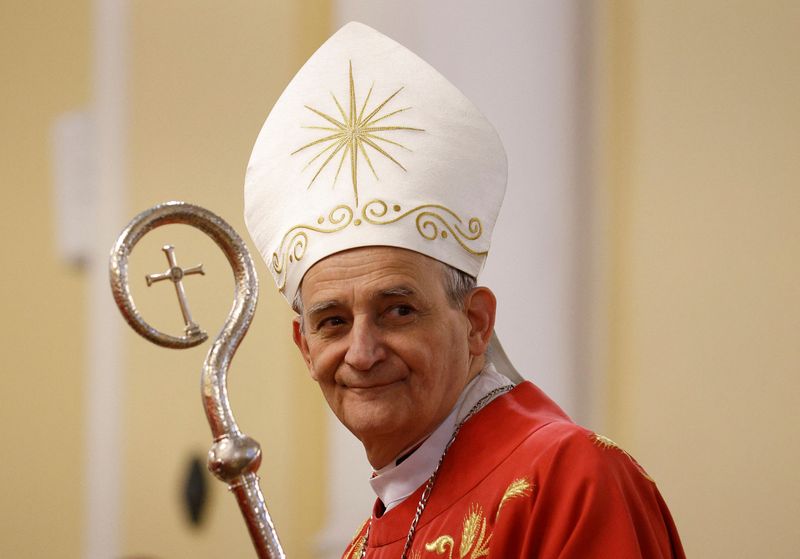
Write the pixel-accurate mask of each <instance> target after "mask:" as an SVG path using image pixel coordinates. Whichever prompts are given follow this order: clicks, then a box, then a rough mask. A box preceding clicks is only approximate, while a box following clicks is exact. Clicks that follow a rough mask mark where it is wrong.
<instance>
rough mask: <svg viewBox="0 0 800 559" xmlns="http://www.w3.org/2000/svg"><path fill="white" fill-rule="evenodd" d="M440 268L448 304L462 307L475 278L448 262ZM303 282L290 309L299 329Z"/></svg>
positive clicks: (301, 323)
mask: <svg viewBox="0 0 800 559" xmlns="http://www.w3.org/2000/svg"><path fill="white" fill-rule="evenodd" d="M439 264H440V265H441V268H442V286H443V287H444V292H445V295H447V299H448V300H449V301H450V304H451V305H452V306H453V307H455V308H457V309H462V310H463V309H464V301H465V300H466V298H467V295H468V294H469V292H470V291H472V290H473V289H475V286H476V285H478V282H477V280H476V279H475V278H474V277H473V276H471V275H469V274H468V273H466V272H462V271H461V270H459V269H458V268H453V267H452V266H450V265H449V264H445V263H444V262H439ZM302 288H303V284H302V283H301V284H300V288H298V290H297V293H295V294H294V300H293V301H292V310H294V312H296V313H297V314H298V315H299V316H300V329H301V330H302V329H303V297H302V293H301V291H302Z"/></svg>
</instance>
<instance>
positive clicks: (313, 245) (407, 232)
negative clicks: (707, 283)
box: [245, 23, 683, 559]
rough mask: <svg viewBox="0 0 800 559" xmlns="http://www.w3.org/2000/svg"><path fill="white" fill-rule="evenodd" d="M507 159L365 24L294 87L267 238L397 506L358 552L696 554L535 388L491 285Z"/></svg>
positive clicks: (259, 169)
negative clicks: (515, 355)
mask: <svg viewBox="0 0 800 559" xmlns="http://www.w3.org/2000/svg"><path fill="white" fill-rule="evenodd" d="M505 180H506V162H505V155H504V152H503V149H502V146H501V144H500V142H499V139H498V138H497V135H496V133H495V132H494V130H493V129H492V127H491V125H490V124H489V123H488V122H487V121H486V119H485V118H484V117H483V116H482V115H480V113H479V112H478V111H477V109H475V107H474V106H472V104H471V103H470V102H469V101H468V100H467V99H466V98H465V97H464V96H463V95H462V94H461V93H460V92H459V91H458V90H457V89H455V88H454V87H453V86H452V85H451V84H449V83H448V82H447V81H446V80H445V79H444V78H443V77H442V76H441V75H439V74H438V73H437V72H436V71H435V70H433V69H432V68H431V67H430V66H428V65H427V64H425V63H424V62H423V61H421V60H420V59H419V58H417V57H416V56H415V55H413V54H412V53H410V52H409V51H408V50H406V49H405V48H403V47H402V46H400V45H398V44H397V43H395V42H393V41H391V40H390V39H388V38H387V37H384V36H383V35H381V34H379V33H377V32H376V31H374V30H372V29H370V28H368V27H365V26H363V25H360V24H354V23H352V24H349V25H347V26H345V27H344V28H342V29H341V30H340V31H339V32H338V33H336V34H335V35H334V36H333V37H332V38H331V39H330V40H329V41H328V42H326V43H325V44H324V45H323V46H322V47H321V48H320V49H319V50H318V51H317V53H315V54H314V55H313V56H312V57H311V59H310V60H309V61H308V62H307V63H306V65H305V66H304V67H303V68H302V69H301V70H300V72H298V74H297V76H296V77H295V78H294V79H293V80H292V82H291V83H290V84H289V86H288V87H287V89H286V91H285V92H284V94H283V95H282V96H281V98H280V99H279V100H278V102H277V103H276V105H275V107H274V108H273V111H272V112H271V113H270V116H269V117H268V118H267V121H266V123H265V124H264V128H263V129H262V131H261V134H260V135H259V138H258V140H257V142H256V146H255V148H254V150H253V155H252V157H251V160H250V165H249V166H248V173H247V182H246V195H245V202H246V219H247V224H248V228H249V230H250V232H251V234H252V236H253V238H254V240H255V242H256V244H257V246H258V247H259V250H260V251H261V253H262V255H264V257H265V260H266V261H267V264H268V266H269V268H270V271H271V272H272V274H273V276H274V278H275V281H276V283H277V285H278V288H279V289H280V290H281V292H282V293H283V294H284V296H285V297H286V298H287V300H288V301H290V302H291V303H292V304H293V307H294V308H295V310H296V311H297V312H298V318H297V319H296V320H295V322H294V326H293V336H294V340H295V343H296V344H297V346H298V348H299V349H300V352H301V353H302V355H303V358H304V360H305V362H306V364H307V366H308V369H309V372H310V374H311V377H312V378H313V379H314V380H315V381H316V382H317V383H318V384H319V385H320V388H321V389H322V392H323V395H324V396H325V398H326V400H327V402H328V404H329V405H330V407H331V409H332V410H333V411H334V413H335V414H336V416H337V417H338V418H339V420H340V421H341V422H342V423H343V424H344V425H345V426H346V427H347V428H348V429H349V430H350V431H351V432H352V433H353V434H354V435H355V436H356V437H358V438H359V440H360V441H361V442H362V444H363V445H364V449H365V451H366V453H367V458H368V460H369V461H370V463H371V464H372V466H373V468H374V470H375V472H374V475H373V477H372V479H371V480H370V483H371V485H372V487H373V489H374V490H375V492H376V495H377V497H378V499H377V500H376V503H375V506H374V508H373V512H372V515H371V517H370V519H369V520H368V521H367V522H365V524H364V526H362V527H361V529H359V531H358V533H357V534H356V536H355V538H354V539H353V541H352V543H351V545H350V546H349V547H348V549H346V550H345V554H344V557H347V558H353V559H355V558H358V557H370V558H373V557H374V558H397V557H407V558H412V557H414V558H417V557H418V558H423V557H438V556H445V557H448V558H450V557H454V556H455V557H460V558H466V557H469V558H477V557H495V558H498V559H499V558H510V557H541V558H550V557H559V558H578V557H581V558H586V557H618V558H633V557H647V558H656V557H683V551H682V549H681V545H680V541H679V539H678V536H677V533H676V531H675V528H674V525H673V523H672V520H671V518H670V516H669V512H668V510H667V508H666V506H665V505H664V502H663V500H662V499H661V496H660V495H659V493H658V490H657V489H656V487H655V484H654V483H653V482H652V480H651V479H650V478H649V477H648V476H647V474H646V473H645V472H644V471H643V470H642V469H641V468H640V467H639V466H638V464H636V462H634V461H633V459H632V458H631V457H630V456H628V455H627V454H626V453H624V452H623V451H621V450H619V449H618V448H617V447H616V446H615V445H614V444H613V443H612V442H611V441H610V440H608V439H606V438H605V437H602V436H600V435H597V434H595V433H592V432H590V431H587V430H585V429H583V428H581V427H579V426H577V425H575V424H574V423H572V422H571V421H570V420H569V418H568V417H567V416H566V415H565V414H564V413H563V412H562V411H561V410H560V409H559V408H558V406H556V405H555V404H554V403H553V402H552V401H551V400H549V399H548V398H547V396H545V395H544V394H543V393H542V392H541V391H539V390H538V389H537V388H536V387H535V386H534V385H533V384H531V383H529V382H522V379H521V378H520V377H519V376H518V375H517V373H516V371H514V370H513V367H511V366H510V364H509V363H508V362H507V359H506V358H505V355H504V354H503V352H502V349H501V348H500V346H499V343H498V342H497V340H496V338H494V337H493V328H494V320H495V306H496V304H495V297H494V295H493V294H492V292H491V291H490V290H489V289H487V288H485V287H478V286H476V283H475V279H474V278H475V277H476V276H477V274H478V272H479V271H480V268H481V267H482V265H483V262H484V260H485V258H486V254H487V252H488V249H489V239H490V236H491V231H492V228H493V226H494V222H495V219H496V216H497V212H498V211H499V207H500V203H501V201H502V197H503V193H504V189H505Z"/></svg>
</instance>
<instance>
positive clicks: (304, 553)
mask: <svg viewBox="0 0 800 559" xmlns="http://www.w3.org/2000/svg"><path fill="white" fill-rule="evenodd" d="M91 5H92V4H91V3H90V2H88V1H72V2H39V1H29V2H12V1H2V2H0V76H2V82H3V85H2V87H0V131H2V133H0V185H2V190H1V192H2V197H3V198H2V207H3V219H2V222H1V223H0V227H1V228H2V229H0V230H1V231H2V237H1V238H2V248H3V254H4V258H5V266H4V268H3V274H2V276H1V278H2V279H0V282H2V287H3V289H2V290H0V298H2V310H3V321H2V324H0V338H1V339H2V340H3V341H2V343H3V346H2V347H3V354H4V363H3V366H2V377H1V378H2V381H3V388H4V397H3V400H2V404H0V422H1V423H0V424H2V426H3V427H2V434H3V449H4V457H3V460H2V466H0V476H1V477H2V479H3V480H4V481H3V489H2V491H0V557H13V558H40V557H64V558H77V557H80V556H81V554H82V549H83V548H82V545H83V542H82V537H83V533H84V529H85V526H84V513H85V505H84V498H85V494H84V487H83V484H84V469H83V464H84V460H85V457H84V449H85V444H86V441H85V433H84V425H83V421H84V417H85V412H84V407H85V405H86V402H85V386H84V382H85V377H86V371H85V367H86V363H87V355H86V353H85V347H86V340H85V331H86V312H87V301H88V297H103V296H108V295H109V294H108V293H106V294H102V293H99V294H91V295H89V294H87V293H86V280H87V277H86V275H85V273H84V272H82V271H80V270H77V269H72V268H69V267H68V266H67V265H66V264H64V263H62V262H61V261H59V259H58V256H57V255H56V252H55V243H54V238H55V230H54V224H55V217H54V215H55V214H54V212H55V208H54V207H53V195H52V184H53V182H52V169H51V162H52V152H51V146H50V143H49V135H50V130H51V126H52V124H53V120H54V119H55V118H56V117H57V116H58V115H59V114H61V113H62V112H64V111H68V110H73V109H76V108H83V107H85V106H87V105H88V103H89V102H90V91H91V77H90V75H89V74H90V63H91V39H92V30H91V26H92V13H91ZM129 5H130V23H131V45H130V55H131V59H130V63H131V67H130V83H129V85H130V88H129V91H128V101H129V113H128V116H129V121H130V129H129V136H128V138H127V143H128V146H129V148H130V149H129V153H128V154H127V158H128V163H129V172H128V184H129V188H130V193H129V195H128V199H127V200H126V207H127V208H128V210H127V212H126V215H128V214H129V215H130V216H132V215H133V214H134V213H135V212H137V211H140V210H142V209H144V208H145V207H147V206H149V205H151V204H153V203H155V202H159V201H163V200H166V199H171V198H183V199H186V200H189V201H192V202H196V203H199V204H202V205H205V206H207V207H209V208H212V209H213V210H214V211H216V212H217V213H219V214H220V215H222V216H223V217H225V218H226V219H228V220H229V221H230V222H231V223H232V224H233V225H234V227H236V228H237V229H238V230H239V231H240V232H242V233H244V226H243V220H242V217H241V213H242V199H241V197H242V183H243V178H244V170H245V165H246V163H247V158H248V155H249V151H250V148H251V146H252V143H253V142H254V140H255V137H256V135H257V133H258V130H259V128H260V125H261V123H262V122H263V119H264V118H265V116H266V114H267V112H268V110H269V108H270V107H271V105H272V103H273V102H274V100H275V99H276V98H277V95H278V94H279V93H280V91H281V90H282V89H283V87H284V86H285V84H286V83H287V81H288V80H289V78H290V77H291V76H292V75H293V73H294V72H295V71H296V70H297V68H298V67H299V65H300V64H301V63H302V62H303V61H304V60H305V59H306V58H307V56H308V55H309V54H310V53H311V52H312V50H313V49H314V48H316V46H318V45H319V44H320V43H321V42H322V41H323V40H324V38H325V37H326V36H327V35H328V33H329V29H328V25H329V23H328V22H329V8H328V4H327V2H318V1H314V2H292V3H289V2H281V1H274V2H255V1H236V2H226V3H224V4H221V3H219V2H211V1H205V2H196V1H188V0H186V1H171V2H160V1H137V2H130V3H129ZM123 225H124V224H123V223H120V224H119V226H120V229H121V228H122V226H123ZM198 235H201V234H197V235H193V234H190V233H187V232H186V231H174V230H173V231H172V232H169V231H167V232H163V233H162V232H158V233H157V234H154V236H155V237H157V238H155V239H146V240H145V241H143V242H142V244H141V245H140V246H138V247H137V249H136V251H135V252H134V255H133V257H132V259H131V264H132V274H133V278H134V281H135V282H136V281H138V282H139V283H138V284H136V285H134V293H135V295H136V297H137V303H139V304H140V306H141V308H142V311H143V312H145V313H146V314H147V316H148V318H150V319H151V320H152V321H153V322H154V323H155V324H156V325H158V326H160V327H162V328H163V329H165V330H169V331H172V332H179V331H180V328H181V321H180V314H179V311H178V307H177V303H176V301H175V297H174V292H173V290H172V289H171V288H170V286H165V285H159V286H156V287H153V288H152V289H151V290H149V292H148V290H147V288H145V287H144V285H143V284H144V281H143V278H142V276H143V274H145V273H147V272H151V271H159V270H162V269H164V268H165V267H166V260H165V259H164V256H163V254H162V253H161V251H160V250H159V247H160V245H161V244H163V243H164V242H166V241H170V242H173V243H175V244H176V245H177V246H178V258H179V261H180V262H182V263H186V264H188V263H194V262H195V261H203V262H204V264H205V265H206V270H207V274H208V275H207V276H206V277H204V278H195V277H192V278H189V279H188V280H187V282H186V288H187V291H188V294H189V298H190V303H191V305H192V309H193V311H194V312H195V315H196V317H197V318H198V319H199V321H200V322H201V324H202V325H203V326H204V327H206V328H207V329H208V330H209V332H210V333H211V334H212V335H213V334H214V333H215V332H216V331H217V330H218V328H219V326H220V325H221V323H222V320H223V318H224V316H225V315H226V314H227V311H228V309H229V306H230V303H231V295H232V280H231V276H230V272H229V270H228V268H227V267H226V264H225V262H224V260H223V258H222V257H220V256H219V255H218V254H217V249H216V248H215V247H214V246H213V245H212V244H211V243H210V241H205V240H204V239H198ZM112 242H113V239H108V246H109V247H110V246H111V244H112ZM258 271H259V274H260V276H261V278H262V296H261V301H260V305H259V313H258V315H257V318H256V322H255V325H254V326H253V328H252V330H251V333H250V335H249V336H248V338H247V339H246V340H245V343H244V345H243V347H242V348H241V350H240V352H239V354H238V355H237V358H236V359H235V360H234V364H233V369H232V372H231V382H230V392H231V398H232V403H233V406H234V410H235V411H236V412H237V417H238V420H239V422H240V425H241V426H242V428H243V429H244V430H245V431H246V432H247V433H249V434H251V435H252V436H254V437H255V438H257V439H259V440H260V441H261V442H262V445H263V447H264V455H265V456H264V463H263V465H262V468H261V472H262V474H263V477H264V480H263V481H262V487H263V489H264V491H265V493H266V495H267V498H268V502H269V504H270V507H271V510H272V513H273V517H274V519H275V521H276V524H277V525H278V528H279V530H280V533H281V536H282V539H283V541H284V545H285V547H286V549H287V552H288V553H289V554H290V555H291V556H292V557H299V558H303V557H310V556H311V554H310V550H311V546H312V545H313V538H312V536H313V534H314V533H315V532H316V531H317V530H318V529H319V527H320V524H321V521H322V512H323V511H322V507H323V505H324V497H325V492H324V489H325V488H324V476H323V461H324V456H325V448H324V445H323V443H324V433H323V429H324V416H323V410H324V407H323V406H324V403H323V401H322V399H321V397H320V396H319V395H318V394H317V390H316V389H315V387H314V385H313V383H312V382H311V381H310V380H308V379H307V376H306V373H305V372H304V368H303V366H302V364H301V363H300V362H299V360H298V359H297V358H296V356H295V355H294V347H293V345H292V344H291V338H290V333H289V327H288V321H289V320H290V313H289V312H288V308H287V307H286V305H285V303H283V301H282V300H281V299H279V298H278V296H277V295H276V293H275V290H274V289H273V286H272V284H271V281H270V279H269V275H268V274H267V273H266V269H265V268H264V267H263V265H261V263H260V262H259V269H258ZM120 320H121V319H120ZM125 346H126V351H125V352H124V353H125V354H127V355H128V356H130V359H129V361H128V362H126V363H125V365H124V379H123V394H124V397H123V402H122V407H121V413H122V415H123V425H124V428H123V445H124V456H123V463H124V472H123V483H124V487H123V495H122V497H123V502H122V513H123V518H122V538H123V540H122V542H121V545H122V550H121V553H122V555H124V556H127V557H130V556H146V557H159V558H167V557H198V558H200V557H209V558H210V557H223V556H235V557H247V556H250V555H252V551H251V546H250V542H249V540H248V537H247V534H246V531H245V528H244V525H243V523H242V522H241V520H240V516H239V512H238V509H237V507H236V504H235V501H234V499H233V498H232V497H231V496H230V495H228V494H227V491H226V490H225V488H224V486H223V485H222V484H221V483H219V482H217V481H216V480H213V479H212V480H210V483H211V502H210V510H209V513H208V515H207V518H206V519H205V523H204V525H203V526H202V527H201V528H200V529H199V530H196V529H191V528H190V527H189V525H188V523H187V522H186V521H185V519H184V513H183V510H182V504H181V501H180V492H181V489H182V482H183V479H184V475H185V468H186V466H187V464H188V459H189V456H190V455H192V454H198V455H200V456H201V457H204V456H205V454H206V452H207V449H208V447H209V445H210V435H209V433H208V428H207V426H206V424H205V418H204V416H203V414H202V410H201V407H200V395H199V370H200V366H201V364H202V361H203V358H204V354H205V351H206V350H207V347H203V348H198V349H195V350H190V351H186V352H174V351H169V350H165V349H161V348H156V347H155V346H151V345H149V344H148V343H146V342H144V341H143V340H141V339H140V338H138V337H136V336H135V335H134V334H133V333H131V332H129V331H127V329H126V331H125Z"/></svg>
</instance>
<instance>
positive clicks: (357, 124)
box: [291, 61, 424, 207]
mask: <svg viewBox="0 0 800 559" xmlns="http://www.w3.org/2000/svg"><path fill="white" fill-rule="evenodd" d="M349 85H350V99H349V101H350V102H349V104H348V110H347V111H345V110H344V109H343V108H342V105H341V103H339V100H338V99H337V98H336V95H334V94H333V92H331V97H332V98H333V102H334V103H335V104H336V108H337V109H338V110H339V115H341V117H342V119H341V120H339V119H338V118H336V117H334V116H332V115H330V114H327V113H324V112H322V111H321V110H319V109H316V108H314V107H310V106H308V105H305V108H306V109H308V110H309V111H311V112H312V113H314V114H316V115H317V116H319V117H321V118H323V119H324V120H325V121H326V123H327V124H328V126H304V127H303V128H309V129H313V130H321V131H322V134H323V136H322V137H321V138H318V139H316V140H314V141H312V142H309V143H307V144H306V145H304V146H301V147H299V148H297V149H296V150H294V151H293V152H292V153H291V155H294V154H296V153H299V152H301V151H303V150H305V149H307V148H311V147H314V146H319V147H321V148H322V149H321V150H320V151H319V152H317V154H316V155H314V156H313V157H312V158H311V159H310V160H309V162H308V163H307V164H306V167H309V166H310V165H311V164H312V163H314V161H316V160H317V159H319V158H320V157H322V156H323V155H325V159H324V160H323V161H322V164H321V165H320V166H319V168H318V169H317V172H316V173H315V174H314V176H313V177H311V181H310V182H309V183H308V188H311V185H312V184H314V181H315V180H317V177H318V176H319V175H320V173H322V171H323V169H325V167H327V165H328V163H330V162H331V161H332V160H333V159H334V158H335V157H336V155H337V154H339V153H341V157H340V158H339V165H338V166H337V168H336V175H335V176H334V177H333V184H336V179H337V178H339V173H340V172H341V170H342V166H343V165H344V160H345V159H347V157H348V156H349V158H350V178H351V181H352V184H353V196H354V197H355V206H356V207H358V159H359V156H363V157H364V161H366V163H367V165H368V166H369V169H370V171H372V174H373V175H374V177H375V179H376V180H377V179H378V173H376V172H375V167H374V166H373V165H372V161H371V160H370V158H369V155H368V154H367V149H366V147H369V148H371V149H373V150H375V152H377V153H379V154H380V155H382V156H384V157H385V158H386V159H388V160H389V161H391V162H392V163H394V164H395V165H397V166H398V167H400V168H401V169H402V170H404V171H405V170H406V168H405V167H403V165H402V164H401V163H400V162H399V161H398V160H397V159H395V158H394V157H392V155H391V154H389V152H387V151H386V150H385V149H384V148H383V147H382V146H381V145H380V144H381V143H382V144H383V145H386V144H391V145H395V146H398V147H400V148H402V149H405V150H408V151H410V150H409V149H408V148H407V147H406V146H404V145H403V144H401V143H399V142H396V141H394V140H390V139H388V138H385V137H383V136H382V135H379V133H380V134H383V133H386V132H397V131H400V130H410V131H412V132H424V130H423V129H422V128H414V127H411V126H392V125H387V124H385V123H384V124H378V123H379V122H380V121H382V120H385V119H387V118H389V117H391V116H394V115H396V114H399V113H402V112H404V111H407V110H409V109H410V108H411V107H403V108H400V109H396V110H394V111H391V112H389V113H386V114H383V115H381V111H382V110H383V109H384V107H386V105H387V104H388V103H389V102H390V101H391V100H392V99H394V98H395V96H396V95H397V94H398V93H400V92H401V91H402V90H403V88H402V87H401V88H400V89H398V90H397V91H395V92H394V93H392V94H391V95H389V97H387V98H386V99H384V100H383V102H381V103H379V104H378V105H377V106H376V107H375V108H374V109H372V110H371V112H370V113H369V114H367V115H366V116H365V115H364V113H365V112H366V110H367V103H369V98H370V96H371V95H372V88H373V87H375V84H374V83H373V84H372V86H370V88H369V91H368V92H367V96H366V97H365V98H364V102H363V104H362V105H361V109H360V110H359V109H358V108H357V101H356V88H355V82H354V81H353V62H352V61H351V62H350V73H349ZM331 125H332V126H331ZM365 146H366V147H365Z"/></svg>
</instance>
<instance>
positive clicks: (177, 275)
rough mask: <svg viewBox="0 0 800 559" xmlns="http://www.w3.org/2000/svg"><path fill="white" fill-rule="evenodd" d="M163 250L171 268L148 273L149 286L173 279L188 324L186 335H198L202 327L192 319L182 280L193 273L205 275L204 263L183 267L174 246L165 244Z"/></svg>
mask: <svg viewBox="0 0 800 559" xmlns="http://www.w3.org/2000/svg"><path fill="white" fill-rule="evenodd" d="M161 250H163V251H164V254H166V255H167V262H168V263H169V270H167V271H166V272H163V273H161V274H148V275H146V276H145V279H146V280H147V286H148V287H149V286H151V285H153V284H154V283H156V282H159V281H162V280H166V279H168V280H172V283H174V284H175V292H176V293H177V294H178V303H179V304H180V306H181V314H183V321H184V323H185V324H186V335H187V336H194V335H197V334H199V333H200V327H199V326H198V325H197V324H196V323H195V322H194V321H193V320H192V314H191V313H190V312H189V303H187V302H186V292H184V290H183V282H182V281H181V280H183V277H184V276H190V275H192V274H200V275H205V272H204V271H203V265H202V264H198V265H197V266H192V267H191V268H181V267H180V266H178V261H177V260H176V259H175V247H174V246H172V245H164V246H163V247H161Z"/></svg>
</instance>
